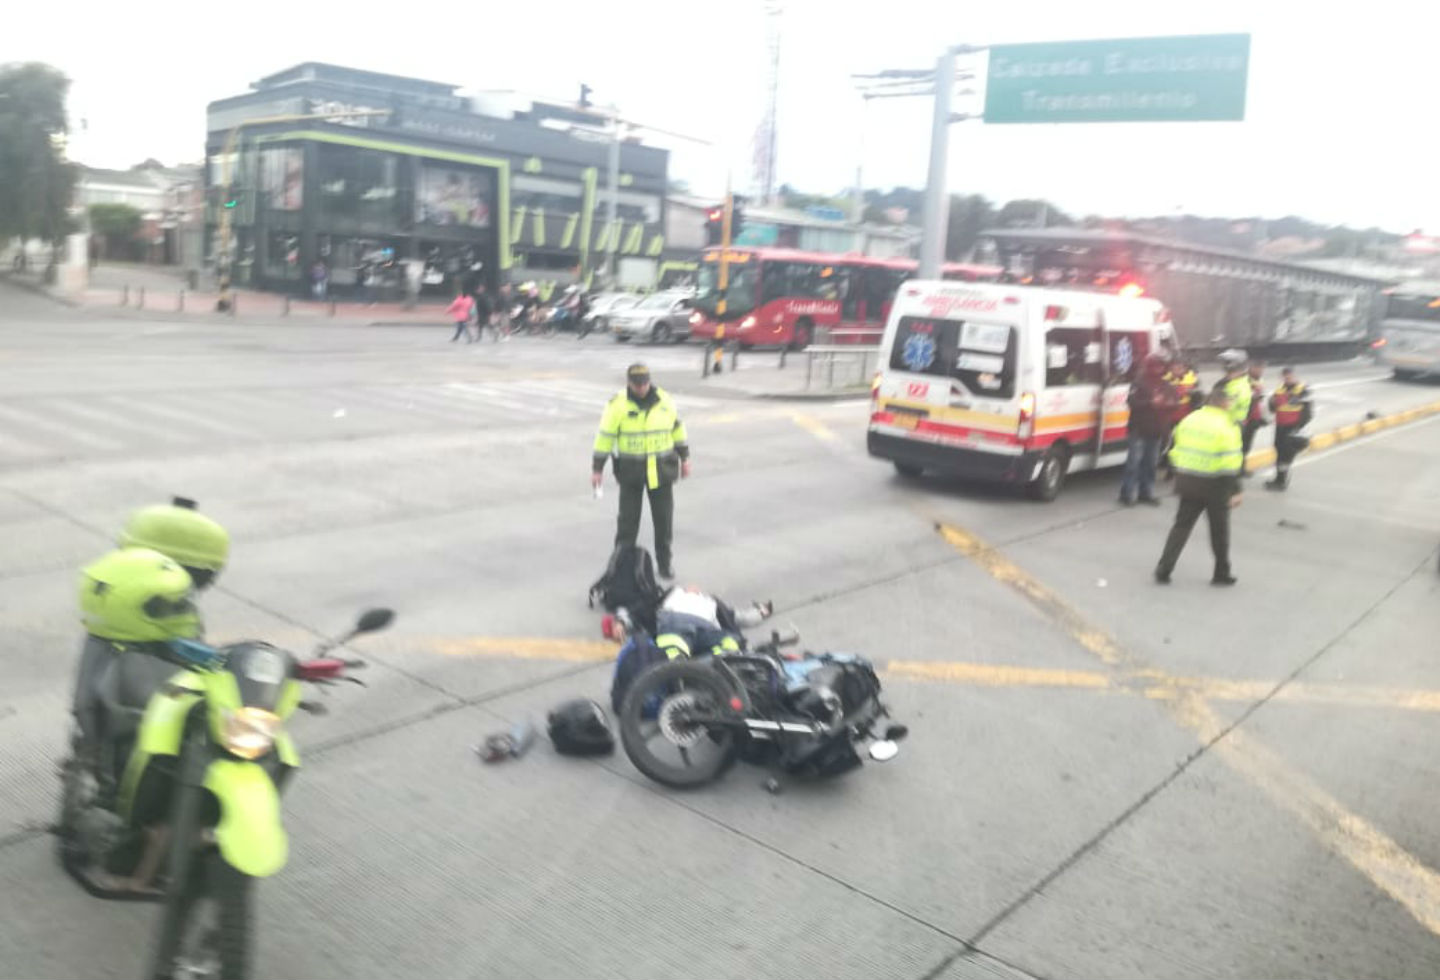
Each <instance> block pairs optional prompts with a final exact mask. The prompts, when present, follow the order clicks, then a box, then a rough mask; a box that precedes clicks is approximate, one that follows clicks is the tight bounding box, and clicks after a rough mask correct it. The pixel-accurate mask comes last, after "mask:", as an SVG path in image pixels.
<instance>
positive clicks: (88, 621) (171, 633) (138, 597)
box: [78, 548, 200, 643]
mask: <svg viewBox="0 0 1440 980" xmlns="http://www.w3.org/2000/svg"><path fill="white" fill-rule="evenodd" d="M78 591H79V599H80V615H81V621H82V622H84V624H85V631H86V632H87V633H90V634H92V635H94V636H98V637H101V638H103V639H106V640H116V641H119V642H126V643H153V642H157V641H163V640H172V639H194V638H195V637H198V636H199V635H200V613H199V611H198V610H196V608H195V603H194V601H193V599H192V594H193V592H194V584H193V583H192V582H191V581H190V576H189V574H187V573H186V571H185V569H183V568H181V567H180V565H179V564H177V563H176V562H174V561H172V560H171V559H169V558H167V557H166V556H165V555H162V554H161V553H160V552H158V551H153V550H151V549H149V548H121V549H119V550H117V551H112V552H110V553H109V554H108V555H105V556H104V557H102V558H100V559H98V560H96V561H95V562H92V563H91V564H90V565H87V566H86V567H85V569H84V570H83V571H82V572H81V573H80V581H79V583H78Z"/></svg>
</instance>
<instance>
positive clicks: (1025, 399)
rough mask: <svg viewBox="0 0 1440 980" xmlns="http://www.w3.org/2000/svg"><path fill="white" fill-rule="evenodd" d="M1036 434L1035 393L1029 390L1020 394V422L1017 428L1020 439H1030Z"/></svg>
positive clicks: (1016, 432) (1016, 433)
mask: <svg viewBox="0 0 1440 980" xmlns="http://www.w3.org/2000/svg"><path fill="white" fill-rule="evenodd" d="M1034 434H1035V393H1034V392H1033V391H1027V392H1025V394H1023V395H1021V396H1020V424H1019V425H1018V426H1016V428H1015V435H1016V437H1017V438H1019V439H1029V438H1030V437H1031V436H1033V435H1034Z"/></svg>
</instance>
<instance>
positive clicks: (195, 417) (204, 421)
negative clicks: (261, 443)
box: [101, 395, 256, 439]
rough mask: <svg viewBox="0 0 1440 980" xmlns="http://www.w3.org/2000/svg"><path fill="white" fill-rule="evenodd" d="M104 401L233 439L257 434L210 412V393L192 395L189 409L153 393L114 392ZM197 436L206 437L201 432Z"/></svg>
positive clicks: (122, 409)
mask: <svg viewBox="0 0 1440 980" xmlns="http://www.w3.org/2000/svg"><path fill="white" fill-rule="evenodd" d="M101 401H102V402H105V403H108V404H113V405H114V406H115V407H116V412H117V413H118V412H132V411H134V412H140V413H141V414H146V413H148V414H150V415H152V416H154V417H156V418H159V419H164V420H165V422H166V423H167V424H171V425H179V426H182V427H186V428H192V429H202V430H204V431H206V432H210V433H213V434H215V435H221V436H226V437H228V438H231V439H253V438H254V437H255V435H256V433H255V431H254V430H252V429H242V428H241V427H240V426H238V425H231V424H230V423H229V422H222V421H221V420H220V419H218V418H216V417H215V416H214V414H213V413H212V412H211V411H210V406H209V405H208V404H207V396H199V395H197V396H196V397H194V398H192V399H191V400H190V402H189V404H190V405H192V406H193V407H194V410H186V409H182V408H176V407H174V406H172V405H167V404H165V403H163V402H161V401H159V400H157V399H156V398H155V396H153V395H144V396H139V397H130V398H124V397H121V396H118V395H111V396H108V397H107V398H104V399H101ZM197 437H199V438H204V436H203V435H202V434H200V433H197Z"/></svg>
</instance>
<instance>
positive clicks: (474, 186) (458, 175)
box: [415, 162, 495, 228]
mask: <svg viewBox="0 0 1440 980" xmlns="http://www.w3.org/2000/svg"><path fill="white" fill-rule="evenodd" d="M494 186H495V184H494V180H493V179H492V177H491V175H490V171H488V170H482V169H479V168H472V167H458V166H448V165H447V166H440V165H435V164H431V163H428V162H427V163H422V164H421V167H420V178H419V184H418V185H417V186H416V188H415V220H416V221H417V222H419V223H420V224H426V225H440V226H449V227H464V228H489V227H490V207H491V201H492V200H493V197H494Z"/></svg>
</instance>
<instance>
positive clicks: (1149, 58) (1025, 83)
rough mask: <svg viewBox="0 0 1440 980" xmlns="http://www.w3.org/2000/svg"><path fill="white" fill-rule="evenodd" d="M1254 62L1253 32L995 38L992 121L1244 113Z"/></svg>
mask: <svg viewBox="0 0 1440 980" xmlns="http://www.w3.org/2000/svg"><path fill="white" fill-rule="evenodd" d="M1249 68H1250V35H1249V34H1203V35H1192V36H1187V37H1147V38H1127V39H1123V40H1118V41H1067V42H1062V43H1055V44H1003V45H996V46H994V47H991V48H990V69H989V72H988V75H987V81H986V91H985V121H986V122H987V123H1079V122H1216V121H1238V120H1241V119H1244V118H1245V83H1246V78H1247V76H1248V74H1249Z"/></svg>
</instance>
